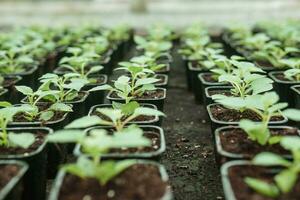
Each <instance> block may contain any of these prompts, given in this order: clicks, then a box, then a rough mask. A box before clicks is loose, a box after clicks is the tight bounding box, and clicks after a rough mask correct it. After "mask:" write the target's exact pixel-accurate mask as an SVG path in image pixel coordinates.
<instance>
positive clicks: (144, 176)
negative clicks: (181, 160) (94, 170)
mask: <svg viewBox="0 0 300 200" xmlns="http://www.w3.org/2000/svg"><path fill="white" fill-rule="evenodd" d="M167 187H168V184H167V183H166V182H164V181H163V180H162V179H161V176H160V173H159V169H158V168H157V167H156V166H153V165H144V164H136V165H133V166H131V167H129V168H128V169H126V170H125V171H123V172H121V173H120V174H119V175H118V176H117V177H115V178H114V179H112V180H111V181H109V182H108V183H107V184H106V186H101V185H100V184H99V182H98V181H97V180H96V179H92V178H88V179H81V178H79V177H76V176H74V175H70V174H67V175H66V176H65V178H64V180H63V184H62V187H61V190H60V193H59V198H58V199H59V200H82V199H85V198H84V197H85V196H87V195H88V196H90V198H88V199H89V200H134V199H136V200H159V199H161V197H163V195H164V194H165V191H166V190H167Z"/></svg>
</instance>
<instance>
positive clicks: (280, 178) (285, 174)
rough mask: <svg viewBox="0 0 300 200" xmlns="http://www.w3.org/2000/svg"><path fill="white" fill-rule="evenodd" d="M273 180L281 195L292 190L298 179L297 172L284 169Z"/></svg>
mask: <svg viewBox="0 0 300 200" xmlns="http://www.w3.org/2000/svg"><path fill="white" fill-rule="evenodd" d="M274 179H275V182H276V184H277V186H278V187H279V189H280V190H281V191H282V192H283V193H288V192H290V191H291V190H292V188H293V187H294V185H295V183H296V181H297V179H298V172H295V171H293V170H291V169H285V170H282V171H281V172H280V173H279V174H277V175H276V176H275V178H274Z"/></svg>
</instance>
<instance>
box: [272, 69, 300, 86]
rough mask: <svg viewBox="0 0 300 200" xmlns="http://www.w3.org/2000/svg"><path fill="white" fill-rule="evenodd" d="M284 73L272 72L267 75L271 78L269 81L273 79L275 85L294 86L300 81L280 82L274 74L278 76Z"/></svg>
mask: <svg viewBox="0 0 300 200" xmlns="http://www.w3.org/2000/svg"><path fill="white" fill-rule="evenodd" d="M283 72H284V71H283V70H282V71H272V72H269V73H268V75H269V76H270V77H271V79H273V81H275V82H277V83H281V84H288V85H295V84H300V81H284V80H280V79H278V78H277V77H276V76H275V75H276V74H280V73H283Z"/></svg>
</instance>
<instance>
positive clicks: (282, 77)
mask: <svg viewBox="0 0 300 200" xmlns="http://www.w3.org/2000/svg"><path fill="white" fill-rule="evenodd" d="M274 76H275V78H277V79H278V80H281V81H288V82H290V83H298V81H291V80H289V79H287V78H285V76H284V74H283V73H282V72H280V73H279V72H278V73H275V74H274Z"/></svg>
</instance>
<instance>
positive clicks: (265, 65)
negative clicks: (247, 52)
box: [255, 61, 274, 69]
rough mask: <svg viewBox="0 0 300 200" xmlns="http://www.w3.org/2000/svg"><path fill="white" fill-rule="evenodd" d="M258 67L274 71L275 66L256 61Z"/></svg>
mask: <svg viewBox="0 0 300 200" xmlns="http://www.w3.org/2000/svg"><path fill="white" fill-rule="evenodd" d="M255 62H256V64H257V65H258V67H260V68H264V69H274V66H273V65H272V64H271V63H269V62H267V61H255Z"/></svg>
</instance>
